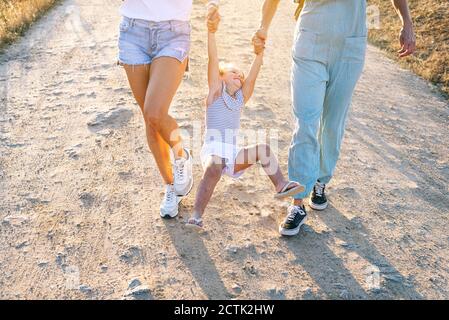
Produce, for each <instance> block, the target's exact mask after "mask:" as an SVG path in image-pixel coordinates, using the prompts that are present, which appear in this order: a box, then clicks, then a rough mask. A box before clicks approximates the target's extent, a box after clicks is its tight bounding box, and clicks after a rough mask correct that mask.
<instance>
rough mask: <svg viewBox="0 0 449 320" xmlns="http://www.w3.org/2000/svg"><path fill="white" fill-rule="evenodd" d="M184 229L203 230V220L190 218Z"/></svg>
mask: <svg viewBox="0 0 449 320" xmlns="http://www.w3.org/2000/svg"><path fill="white" fill-rule="evenodd" d="M186 227H189V228H192V229H197V230H202V229H203V220H202V219H201V218H199V219H197V218H190V219H189V220H187V223H186Z"/></svg>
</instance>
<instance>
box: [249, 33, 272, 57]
mask: <svg viewBox="0 0 449 320" xmlns="http://www.w3.org/2000/svg"><path fill="white" fill-rule="evenodd" d="M267 37H268V32H267V31H266V30H265V29H263V28H261V29H259V30H257V31H256V33H255V34H254V36H253V39H252V43H253V46H254V53H255V54H260V53H262V52H263V50H264V49H265V42H266V40H267Z"/></svg>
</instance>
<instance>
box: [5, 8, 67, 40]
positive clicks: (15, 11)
mask: <svg viewBox="0 0 449 320" xmlns="http://www.w3.org/2000/svg"><path fill="white" fill-rule="evenodd" d="M57 2H59V0H0V47H1V46H3V45H5V44H8V43H11V42H12V41H14V40H16V39H17V38H18V37H19V36H20V35H22V34H23V33H24V32H25V31H26V30H27V29H28V28H29V26H30V25H31V24H32V23H33V22H34V21H35V20H37V19H38V18H39V17H41V16H42V15H43V14H44V13H45V12H46V11H47V10H48V9H50V8H51V7H52V6H53V5H54V4H56V3H57Z"/></svg>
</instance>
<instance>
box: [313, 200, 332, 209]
mask: <svg viewBox="0 0 449 320" xmlns="http://www.w3.org/2000/svg"><path fill="white" fill-rule="evenodd" d="M328 203H329V202H328V201H326V202H325V203H323V204H316V203H313V202H312V200H310V201H309V207H311V208H312V209H313V210H318V211H322V210H324V209H326V208H327V206H328Z"/></svg>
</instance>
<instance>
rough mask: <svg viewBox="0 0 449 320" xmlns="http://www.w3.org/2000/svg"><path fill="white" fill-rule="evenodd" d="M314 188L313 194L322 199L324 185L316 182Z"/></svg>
mask: <svg viewBox="0 0 449 320" xmlns="http://www.w3.org/2000/svg"><path fill="white" fill-rule="evenodd" d="M314 188H315V194H316V195H317V196H318V197H322V196H323V193H324V188H326V185H325V184H323V183H319V182H317V183H316V184H315V186H314Z"/></svg>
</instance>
